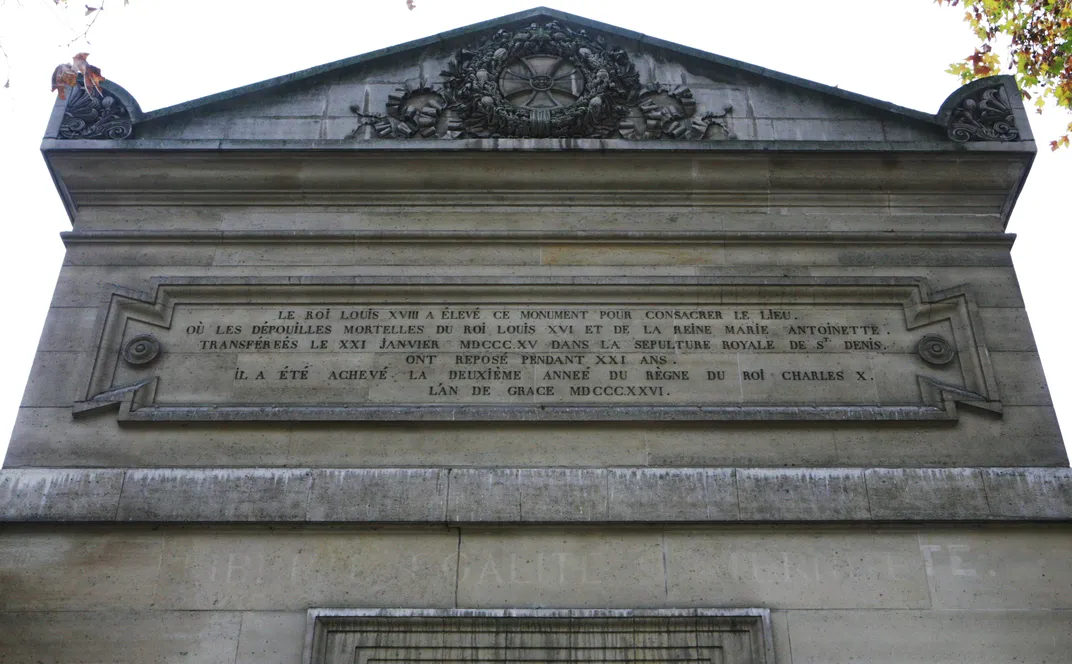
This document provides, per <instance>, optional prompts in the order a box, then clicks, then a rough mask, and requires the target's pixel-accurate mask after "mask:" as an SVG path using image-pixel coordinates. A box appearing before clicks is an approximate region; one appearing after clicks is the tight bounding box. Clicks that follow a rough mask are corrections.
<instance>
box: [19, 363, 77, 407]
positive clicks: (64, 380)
mask: <svg viewBox="0 0 1072 664" xmlns="http://www.w3.org/2000/svg"><path fill="white" fill-rule="evenodd" d="M91 361H92V357H91V356H90V355H89V354H88V353H60V352H47V353H42V352H38V353H37V354H36V355H34V362H33V366H32V367H31V368H30V378H29V380H28V381H27V382H26V391H25V392H23V394H22V404H21V405H22V406H23V407H27V408H42V407H61V408H70V406H71V404H73V403H74V402H75V401H76V400H78V399H81V398H84V393H83V390H85V385H84V384H82V382H81V381H80V380H79V378H81V377H82V376H84V375H85V373H84V371H83V367H84V366H85V365H86V364H87V363H89V362H91Z"/></svg>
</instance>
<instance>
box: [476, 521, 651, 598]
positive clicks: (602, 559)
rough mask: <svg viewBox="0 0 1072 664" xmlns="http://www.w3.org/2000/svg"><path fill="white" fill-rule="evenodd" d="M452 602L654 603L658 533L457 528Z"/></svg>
mask: <svg viewBox="0 0 1072 664" xmlns="http://www.w3.org/2000/svg"><path fill="white" fill-rule="evenodd" d="M460 556H461V558H460V561H459V565H458V606H460V607H481V608H484V607H486V608H495V607H502V608H511V607H516V608H535V607H541V606H556V607H562V608H635V607H644V606H652V605H653V604H654V605H660V604H661V603H662V602H661V601H658V600H653V598H659V597H662V596H663V594H664V583H665V582H664V577H663V555H662V546H661V544H660V536H659V534H658V533H657V532H623V533H615V532H613V531H611V532H604V533H586V532H579V531H575V530H568V531H567V530H507V531H501V530H496V531H486V532H481V531H478V530H463V531H462V539H461V553H460Z"/></svg>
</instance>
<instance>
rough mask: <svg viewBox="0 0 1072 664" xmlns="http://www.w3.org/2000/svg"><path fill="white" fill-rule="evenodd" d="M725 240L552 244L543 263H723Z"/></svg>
mask: <svg viewBox="0 0 1072 664" xmlns="http://www.w3.org/2000/svg"><path fill="white" fill-rule="evenodd" d="M725 252H726V249H725V247H724V246H723V245H722V244H721V243H718V244H714V243H712V244H710V245H706V244H701V245H686V244H662V245H643V244H641V245H609V246H608V245H606V244H599V245H588V244H548V245H544V246H543V247H542V249H541V252H540V262H541V264H543V265H723V264H725V262H726V256H725Z"/></svg>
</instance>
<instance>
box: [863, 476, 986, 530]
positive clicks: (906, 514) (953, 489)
mask: <svg viewBox="0 0 1072 664" xmlns="http://www.w3.org/2000/svg"><path fill="white" fill-rule="evenodd" d="M865 477H866V481H867V493H868V496H869V498H870V504H871V516H872V517H873V518H875V519H879V520H882V519H886V520H895V519H906V520H913V519H927V518H933V516H929V515H933V514H935V513H940V514H945V515H947V517H948V518H961V519H965V518H967V519H971V518H976V519H985V518H987V517H989V516H990V509H989V507H988V505H987V496H986V490H985V488H984V487H983V482H982V474H981V471H979V470H977V469H971V468H918V469H911V468H907V469H892V468H882V469H873V470H867V471H865Z"/></svg>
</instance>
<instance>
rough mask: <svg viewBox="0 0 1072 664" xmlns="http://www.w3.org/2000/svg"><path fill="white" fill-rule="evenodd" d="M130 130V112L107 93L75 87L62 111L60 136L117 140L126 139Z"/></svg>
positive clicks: (116, 98)
mask: <svg viewBox="0 0 1072 664" xmlns="http://www.w3.org/2000/svg"><path fill="white" fill-rule="evenodd" d="M133 131H134V125H133V123H132V122H131V118H130V111H128V110H127V107H126V106H124V105H123V102H122V101H120V100H119V98H118V97H116V96H115V95H113V94H111V93H110V92H108V91H107V90H102V92H101V94H100V95H95V94H92V93H89V92H86V90H85V88H83V87H82V86H76V87H75V88H74V89H73V90H72V93H71V97H70V99H69V100H68V101H67V107H66V109H64V112H63V121H62V122H61V123H60V128H59V137H60V138H67V139H106V140H118V139H123V138H129V137H130V135H131V133H133Z"/></svg>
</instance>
